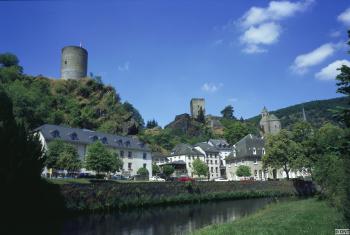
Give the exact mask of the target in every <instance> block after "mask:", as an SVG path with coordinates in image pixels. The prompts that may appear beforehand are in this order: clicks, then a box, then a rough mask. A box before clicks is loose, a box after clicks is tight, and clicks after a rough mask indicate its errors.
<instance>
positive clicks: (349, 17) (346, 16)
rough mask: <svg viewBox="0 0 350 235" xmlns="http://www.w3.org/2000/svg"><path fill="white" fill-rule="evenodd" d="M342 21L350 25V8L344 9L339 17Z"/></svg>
mask: <svg viewBox="0 0 350 235" xmlns="http://www.w3.org/2000/svg"><path fill="white" fill-rule="evenodd" d="M337 19H338V20H339V21H340V22H342V23H343V24H345V25H349V26H350V8H348V9H346V10H345V11H343V12H342V13H341V14H340V15H338V18H337Z"/></svg>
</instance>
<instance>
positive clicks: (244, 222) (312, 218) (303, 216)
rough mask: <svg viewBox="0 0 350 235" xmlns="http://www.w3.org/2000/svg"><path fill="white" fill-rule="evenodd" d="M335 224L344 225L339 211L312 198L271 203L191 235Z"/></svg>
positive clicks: (316, 229)
mask: <svg viewBox="0 0 350 235" xmlns="http://www.w3.org/2000/svg"><path fill="white" fill-rule="evenodd" d="M336 228H347V227H346V225H345V222H344V220H343V217H342V214H341V213H340V212H338V211H337V210H336V209H335V208H333V207H330V206H329V205H328V204H327V202H326V201H319V200H317V199H314V198H313V199H307V200H298V201H290V202H281V203H277V204H271V205H269V206H267V207H266V208H264V209H262V210H260V211H258V212H257V213H255V214H253V215H250V216H247V217H244V218H241V219H238V220H237V221H234V222H231V223H227V224H220V225H213V226H209V227H206V228H203V229H201V230H199V231H197V232H195V233H194V234H193V235H226V234H230V235H231V234H292V235H294V234H334V233H335V230H334V229H336Z"/></svg>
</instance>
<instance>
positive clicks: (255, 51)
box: [242, 44, 267, 54]
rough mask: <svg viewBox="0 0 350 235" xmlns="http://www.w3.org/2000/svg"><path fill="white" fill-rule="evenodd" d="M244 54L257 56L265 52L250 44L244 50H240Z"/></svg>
mask: <svg viewBox="0 0 350 235" xmlns="http://www.w3.org/2000/svg"><path fill="white" fill-rule="evenodd" d="M242 51H243V52H244V53H246V54H258V53H265V52H267V50H266V49H264V48H262V47H259V46H257V45H254V44H251V45H247V46H246V47H245V48H243V50H242Z"/></svg>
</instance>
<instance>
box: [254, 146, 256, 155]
mask: <svg viewBox="0 0 350 235" xmlns="http://www.w3.org/2000/svg"><path fill="white" fill-rule="evenodd" d="M253 154H254V155H256V148H255V147H254V148H253Z"/></svg>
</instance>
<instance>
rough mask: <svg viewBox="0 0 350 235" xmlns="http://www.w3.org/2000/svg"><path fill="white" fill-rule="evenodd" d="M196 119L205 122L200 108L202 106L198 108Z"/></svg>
mask: <svg viewBox="0 0 350 235" xmlns="http://www.w3.org/2000/svg"><path fill="white" fill-rule="evenodd" d="M197 121H198V122H201V123H204V122H205V116H204V110H203V109H202V107H200V108H199V111H198V116H197Z"/></svg>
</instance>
